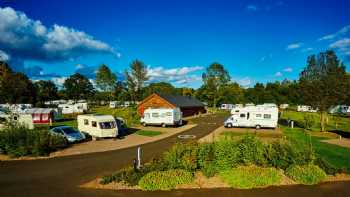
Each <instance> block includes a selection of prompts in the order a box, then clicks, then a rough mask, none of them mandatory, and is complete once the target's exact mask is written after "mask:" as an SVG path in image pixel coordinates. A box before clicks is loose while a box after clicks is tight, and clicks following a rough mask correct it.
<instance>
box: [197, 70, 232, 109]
mask: <svg viewBox="0 0 350 197" xmlns="http://www.w3.org/2000/svg"><path fill="white" fill-rule="evenodd" d="M202 79H203V82H204V86H205V87H204V89H206V92H207V93H208V97H209V98H208V99H210V100H212V101H213V103H212V105H213V106H214V107H216V105H217V104H218V91H219V89H220V88H221V87H222V86H224V85H226V84H227V83H228V82H229V81H230V75H229V74H228V72H227V70H225V68H224V66H223V65H221V64H219V63H213V64H211V65H210V66H209V67H208V68H207V70H206V72H205V73H203V75H202Z"/></svg>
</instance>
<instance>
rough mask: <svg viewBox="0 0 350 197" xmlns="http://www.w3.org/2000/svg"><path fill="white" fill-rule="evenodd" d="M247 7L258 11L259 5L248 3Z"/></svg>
mask: <svg viewBox="0 0 350 197" xmlns="http://www.w3.org/2000/svg"><path fill="white" fill-rule="evenodd" d="M246 9H247V10H249V11H257V10H258V7H257V6H256V5H252V4H251V5H247V7H246Z"/></svg>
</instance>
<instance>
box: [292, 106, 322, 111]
mask: <svg viewBox="0 0 350 197" xmlns="http://www.w3.org/2000/svg"><path fill="white" fill-rule="evenodd" d="M297 111H298V112H317V111H318V109H314V108H312V107H311V106H308V105H298V106H297Z"/></svg>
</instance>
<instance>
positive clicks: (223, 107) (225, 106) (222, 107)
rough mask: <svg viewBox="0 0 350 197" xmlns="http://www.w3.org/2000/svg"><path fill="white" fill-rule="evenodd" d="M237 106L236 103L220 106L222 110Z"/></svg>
mask: <svg viewBox="0 0 350 197" xmlns="http://www.w3.org/2000/svg"><path fill="white" fill-rule="evenodd" d="M234 107H235V105H234V104H221V106H220V108H221V109H222V110H231V109H233V108H234Z"/></svg>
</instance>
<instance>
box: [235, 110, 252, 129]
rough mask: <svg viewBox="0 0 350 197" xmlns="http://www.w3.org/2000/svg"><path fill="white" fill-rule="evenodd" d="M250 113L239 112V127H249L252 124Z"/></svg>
mask: <svg viewBox="0 0 350 197" xmlns="http://www.w3.org/2000/svg"><path fill="white" fill-rule="evenodd" d="M249 122H250V113H249V112H248V113H245V112H244V113H242V112H241V113H239V116H238V117H237V123H238V126H239V127H249V126H250V124H249Z"/></svg>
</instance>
